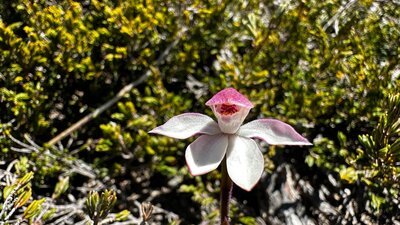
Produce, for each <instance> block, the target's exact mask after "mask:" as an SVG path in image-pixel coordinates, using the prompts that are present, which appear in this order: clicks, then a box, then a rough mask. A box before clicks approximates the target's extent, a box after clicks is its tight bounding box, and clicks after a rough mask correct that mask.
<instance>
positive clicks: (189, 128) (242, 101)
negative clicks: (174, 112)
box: [150, 88, 311, 191]
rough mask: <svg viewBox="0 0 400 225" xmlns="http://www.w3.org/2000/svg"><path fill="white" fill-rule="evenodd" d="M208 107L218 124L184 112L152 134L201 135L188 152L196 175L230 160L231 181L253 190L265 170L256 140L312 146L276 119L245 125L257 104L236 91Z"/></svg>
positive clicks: (225, 92)
mask: <svg viewBox="0 0 400 225" xmlns="http://www.w3.org/2000/svg"><path fill="white" fill-rule="evenodd" d="M206 105H207V106H209V107H211V109H212V111H213V113H214V115H215V117H216V118H217V121H218V123H217V122H215V121H214V120H213V119H212V118H211V117H209V116H207V115H203V114H200V113H183V114H181V115H178V116H174V117H172V118H171V119H169V120H168V121H167V122H166V123H165V124H163V125H161V126H159V127H156V128H154V129H153V130H151V131H150V133H155V134H161V135H165V136H168V137H172V138H177V139H185V138H189V137H192V136H194V135H197V134H200V136H199V137H198V138H197V139H196V140H195V141H194V142H193V143H191V144H190V145H189V146H188V147H187V149H186V152H185V158H186V164H187V166H188V168H189V171H190V173H191V175H193V176H197V175H202V174H205V173H208V172H210V171H212V170H214V169H216V168H217V167H218V166H219V165H220V164H221V162H222V161H223V159H224V158H226V169H227V172H228V175H229V177H230V179H231V180H232V181H233V182H234V183H235V184H236V185H237V186H239V187H240V188H242V189H244V190H246V191H250V190H251V189H252V188H253V187H254V186H255V185H256V184H257V182H258V181H259V180H260V178H261V175H262V173H263V171H264V158H263V155H262V152H261V151H260V148H259V146H258V144H257V142H256V141H254V140H253V139H252V138H258V139H261V140H263V141H265V142H267V143H268V144H270V145H311V143H310V142H308V141H307V139H305V138H304V137H302V136H301V135H300V134H298V133H297V132H296V131H295V130H294V129H293V128H292V127H291V126H290V125H288V124H286V123H284V122H281V121H279V120H276V119H257V120H254V121H251V122H249V123H246V124H244V125H242V123H243V121H244V119H245V118H246V116H247V115H248V113H249V111H250V109H251V108H253V104H252V103H251V102H250V101H249V100H248V99H247V98H246V97H245V96H243V95H242V94H240V93H239V92H238V91H236V90H235V89H234V88H226V89H224V90H222V91H220V92H218V93H217V94H215V95H214V96H213V97H212V98H211V99H210V100H208V101H207V102H206Z"/></svg>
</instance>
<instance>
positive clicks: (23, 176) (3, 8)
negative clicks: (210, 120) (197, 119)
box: [0, 0, 400, 224]
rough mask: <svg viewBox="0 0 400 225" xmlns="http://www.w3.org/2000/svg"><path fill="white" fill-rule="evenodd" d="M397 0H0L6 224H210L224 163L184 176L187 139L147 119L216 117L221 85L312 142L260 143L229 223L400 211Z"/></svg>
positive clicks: (384, 217) (390, 216) (360, 218)
mask: <svg viewBox="0 0 400 225" xmlns="http://www.w3.org/2000/svg"><path fill="white" fill-rule="evenodd" d="M398 7H399V5H398V2H396V1H391V0H383V1H370V0H366V1H348V2H347V1H339V0H328V1H316V0H310V1H297V0H295V1H270V2H264V1H256V0H240V1H233V0H229V1H216V0H193V1H184V0H183V1H172V0H139V1H137V0H126V1H111V0H104V1H99V0H86V1H75V0H60V1H55V0H53V1H44V0H35V1H28V0H16V1H1V4H0V52H1V54H0V151H1V153H0V190H1V192H0V224H15V223H23V222H28V223H31V224H35V223H36V224H39V223H42V224H79V223H81V224H85V223H87V222H92V223H96V221H97V223H98V224H101V223H110V224H123V223H124V222H126V223H158V224H197V223H200V221H203V222H204V223H209V224H215V223H216V221H218V218H219V215H218V206H217V205H218V204H217V201H218V193H219V188H218V186H219V185H218V180H219V179H220V178H221V174H220V173H219V172H218V171H213V172H210V173H208V174H207V175H206V176H202V177H195V178H194V177H192V176H191V175H190V174H189V171H188V169H187V168H186V167H185V161H184V152H185V148H186V146H187V145H188V144H189V143H191V142H193V141H194V139H193V138H190V139H188V140H185V141H175V140H173V139H171V138H168V137H160V136H154V135H150V134H149V133H148V131H150V130H152V129H153V128H155V127H157V126H159V125H160V124H163V123H164V122H165V121H167V120H168V119H169V118H171V117H173V116H174V115H178V114H181V113H185V112H205V114H207V115H208V116H212V111H211V110H210V109H208V108H207V106H205V102H206V101H207V100H208V99H210V97H211V96H213V94H215V93H217V92H218V91H220V90H222V89H223V88H225V87H233V88H236V89H237V90H238V91H239V92H240V93H242V94H243V95H245V96H247V97H248V98H249V100H250V101H251V102H252V103H253V104H254V106H255V107H254V108H253V109H252V111H251V112H250V114H249V115H248V120H249V121H250V120H254V119H259V118H268V117H272V118H277V119H279V120H281V121H284V122H286V123H288V124H290V125H292V126H293V127H294V128H295V129H296V130H297V131H299V133H301V134H302V135H303V136H304V137H306V138H307V139H308V140H310V141H311V142H312V143H313V146H312V147H301V148H300V147H280V146H274V147H272V146H268V147H263V148H262V149H265V151H264V152H263V155H264V161H265V168H266V170H267V171H268V172H267V173H265V172H264V174H263V176H262V178H261V180H260V183H259V185H257V187H256V188H255V189H254V190H253V191H252V192H250V193H245V192H242V191H241V190H238V189H234V190H233V191H234V196H235V198H234V199H233V206H232V207H231V220H232V223H233V224H265V223H267V224H288V223H289V222H288V221H293V220H296V219H297V220H301V221H302V222H303V223H306V222H308V224H322V223H331V224H332V223H333V224H349V223H354V224H363V223H364V224H369V223H370V224H371V223H372V224H391V223H395V222H396V221H400V218H399V216H398V215H400V213H399V208H398V204H399V202H398V190H399V185H398V179H399V174H400V171H399V168H400V165H399V161H400V159H399V156H400V154H399V151H400V149H399V146H400V141H399V140H400V139H399V132H400V130H399V123H400V122H399V116H400V115H399V114H400V113H399V105H400V100H399V99H400V98H399V93H400V92H399V89H398V87H399V86H400V76H399V74H400V67H399V65H398V62H399V61H400V48H399V46H400V42H399V40H400V24H399V20H398V18H400V11H399V10H398ZM110 100H112V101H110ZM105 103H109V104H105ZM104 104H105V105H104ZM99 109H101V110H99ZM87 115H91V116H90V117H88V119H87V120H86V121H85V123H81V124H79V125H78V126H76V127H75V129H74V130H73V132H70V133H67V135H65V136H63V138H61V139H56V141H51V140H54V137H56V136H57V135H58V134H60V133H62V132H63V131H64V130H66V129H67V128H70V127H71V126H73V125H74V124H75V122H77V121H79V120H80V119H81V118H84V117H85V116H87ZM245 122H246V121H245ZM260 144H262V143H260ZM289 148H290V149H289ZM144 202H151V203H152V207H150V205H146V203H145V206H143V205H142V204H141V203H144ZM287 206H289V207H287ZM150 209H151V210H150ZM382 209H385V210H382ZM293 217H296V218H293Z"/></svg>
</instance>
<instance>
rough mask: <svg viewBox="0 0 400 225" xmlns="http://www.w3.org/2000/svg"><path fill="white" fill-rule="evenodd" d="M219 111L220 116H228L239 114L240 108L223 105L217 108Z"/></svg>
mask: <svg viewBox="0 0 400 225" xmlns="http://www.w3.org/2000/svg"><path fill="white" fill-rule="evenodd" d="M217 111H218V113H219V114H221V115H224V116H227V115H232V114H235V113H237V112H238V111H239V107H238V106H237V105H229V104H222V105H220V106H219V107H218V108H217Z"/></svg>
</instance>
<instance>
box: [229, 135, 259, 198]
mask: <svg viewBox="0 0 400 225" xmlns="http://www.w3.org/2000/svg"><path fill="white" fill-rule="evenodd" d="M226 166H227V169H228V174H229V177H230V178H231V179H232V181H233V182H234V183H235V184H236V185H237V186H239V187H240V188H242V189H244V190H246V191H250V190H251V189H253V187H254V186H255V185H256V184H257V182H258V181H259V180H260V178H261V175H262V172H263V171H264V157H263V155H262V153H261V151H260V149H259V148H258V145H257V143H256V142H255V141H254V140H252V139H250V138H246V137H241V136H237V135H231V136H229V146H228V150H227V153H226Z"/></svg>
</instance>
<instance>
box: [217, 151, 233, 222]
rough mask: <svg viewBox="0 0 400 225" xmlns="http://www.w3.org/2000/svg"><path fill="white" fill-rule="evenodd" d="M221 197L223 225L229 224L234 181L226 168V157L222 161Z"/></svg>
mask: <svg viewBox="0 0 400 225" xmlns="http://www.w3.org/2000/svg"><path fill="white" fill-rule="evenodd" d="M221 175H222V176H221V198H220V216H221V225H229V202H230V200H231V196H232V188H233V182H232V180H231V178H230V177H229V175H228V170H227V168H226V157H225V158H224V159H223V160H222V163H221Z"/></svg>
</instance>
